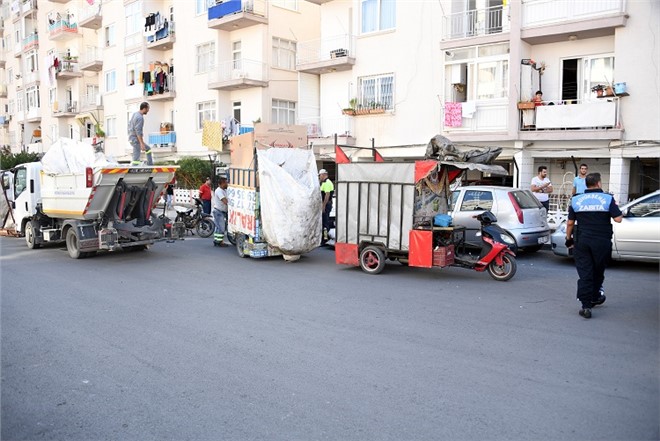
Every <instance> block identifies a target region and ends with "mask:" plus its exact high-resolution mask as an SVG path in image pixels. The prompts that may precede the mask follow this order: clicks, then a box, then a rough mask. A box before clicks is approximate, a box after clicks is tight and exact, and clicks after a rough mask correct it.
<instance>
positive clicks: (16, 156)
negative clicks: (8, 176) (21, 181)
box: [0, 148, 41, 170]
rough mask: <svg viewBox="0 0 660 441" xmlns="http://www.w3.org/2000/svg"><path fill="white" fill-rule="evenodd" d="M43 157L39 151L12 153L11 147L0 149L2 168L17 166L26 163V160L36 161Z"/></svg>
mask: <svg viewBox="0 0 660 441" xmlns="http://www.w3.org/2000/svg"><path fill="white" fill-rule="evenodd" d="M40 159H41V154H39V153H34V152H33V153H28V152H21V153H12V152H11V151H9V149H6V148H5V149H2V151H0V169H2V170H8V169H10V168H13V167H16V166H17V165H18V164H25V163H26V162H36V161H39V160H40Z"/></svg>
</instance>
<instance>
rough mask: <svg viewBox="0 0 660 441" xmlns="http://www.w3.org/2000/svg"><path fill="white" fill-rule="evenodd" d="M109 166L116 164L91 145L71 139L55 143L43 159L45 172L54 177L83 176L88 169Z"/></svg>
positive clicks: (42, 164) (62, 139) (63, 139)
mask: <svg viewBox="0 0 660 441" xmlns="http://www.w3.org/2000/svg"><path fill="white" fill-rule="evenodd" d="M108 165H116V163H112V162H109V161H108V160H107V159H106V157H105V155H104V154H103V153H95V152H94V147H93V146H92V145H91V144H87V143H85V142H80V141H75V140H73V139H69V138H60V139H58V140H57V141H55V142H54V143H53V144H52V145H51V146H50V148H49V149H48V151H47V152H46V154H45V155H44V156H43V158H41V166H42V170H43V172H44V173H47V174H54V175H64V174H82V173H85V169H86V168H87V167H92V168H100V167H106V166H108Z"/></svg>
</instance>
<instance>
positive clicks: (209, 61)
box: [195, 42, 215, 73]
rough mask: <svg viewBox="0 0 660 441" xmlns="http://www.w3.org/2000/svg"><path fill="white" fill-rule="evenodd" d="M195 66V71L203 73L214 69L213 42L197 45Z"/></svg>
mask: <svg viewBox="0 0 660 441" xmlns="http://www.w3.org/2000/svg"><path fill="white" fill-rule="evenodd" d="M196 51H197V66H196V70H195V73H205V72H209V71H212V70H213V69H215V43H214V42H209V43H204V44H200V45H197V47H196Z"/></svg>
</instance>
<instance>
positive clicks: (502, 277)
mask: <svg viewBox="0 0 660 441" xmlns="http://www.w3.org/2000/svg"><path fill="white" fill-rule="evenodd" d="M517 267H518V264H517V263H516V258H515V257H513V256H510V255H508V254H503V255H502V265H498V264H497V263H496V262H495V261H494V260H493V261H492V262H490V264H489V265H488V273H489V274H490V275H491V277H492V278H493V279H495V280H498V281H500V282H506V281H507V280H509V279H510V278H511V277H513V276H514V275H515V274H516V269H517Z"/></svg>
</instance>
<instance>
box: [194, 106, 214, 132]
mask: <svg viewBox="0 0 660 441" xmlns="http://www.w3.org/2000/svg"><path fill="white" fill-rule="evenodd" d="M216 119H217V118H216V113H215V101H205V102H203V103H197V130H202V129H203V128H204V121H216Z"/></svg>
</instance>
